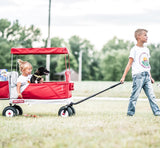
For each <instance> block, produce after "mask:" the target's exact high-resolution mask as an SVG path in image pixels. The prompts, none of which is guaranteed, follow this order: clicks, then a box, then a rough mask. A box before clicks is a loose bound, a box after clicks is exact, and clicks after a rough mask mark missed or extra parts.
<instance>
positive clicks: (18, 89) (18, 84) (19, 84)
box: [17, 82, 22, 98]
mask: <svg viewBox="0 0 160 148" xmlns="http://www.w3.org/2000/svg"><path fill="white" fill-rule="evenodd" d="M20 88H21V83H20V82H18V83H17V93H18V98H22V94H21V92H20Z"/></svg>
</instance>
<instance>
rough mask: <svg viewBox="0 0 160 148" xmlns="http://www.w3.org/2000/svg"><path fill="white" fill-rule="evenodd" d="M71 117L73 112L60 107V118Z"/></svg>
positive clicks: (68, 108) (67, 108)
mask: <svg viewBox="0 0 160 148" xmlns="http://www.w3.org/2000/svg"><path fill="white" fill-rule="evenodd" d="M72 115H73V112H72V109H71V108H70V107H66V106H62V107H61V108H60V109H59V111H58V116H61V117H69V116H72Z"/></svg>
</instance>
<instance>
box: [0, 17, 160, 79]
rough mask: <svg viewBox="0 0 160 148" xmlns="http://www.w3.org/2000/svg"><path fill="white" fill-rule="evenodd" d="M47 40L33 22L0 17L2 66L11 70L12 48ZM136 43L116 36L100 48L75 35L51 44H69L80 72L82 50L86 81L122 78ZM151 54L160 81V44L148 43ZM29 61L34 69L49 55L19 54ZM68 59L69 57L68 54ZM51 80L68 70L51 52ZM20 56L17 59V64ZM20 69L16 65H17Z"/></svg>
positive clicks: (72, 64)
mask: <svg viewBox="0 0 160 148" xmlns="http://www.w3.org/2000/svg"><path fill="white" fill-rule="evenodd" d="M40 41H43V43H44V46H43V47H46V46H47V40H46V39H43V40H41V32H40V29H39V28H37V27H35V26H34V25H31V26H29V27H26V26H22V25H20V24H19V21H18V20H16V21H14V22H13V23H11V22H10V21H9V20H7V19H0V59H1V61H0V65H1V67H0V68H6V69H10V59H11V57H10V49H11V48H12V47H22V48H32V47H33V44H34V43H36V42H37V43H38V42H40ZM133 45H134V43H133V42H130V41H124V40H122V39H118V38H117V37H113V39H111V40H109V41H108V42H107V43H106V44H105V45H104V46H103V48H102V50H101V51H96V50H95V49H94V45H92V44H91V43H90V41H88V40H87V39H82V38H80V37H79V36H76V35H74V36H72V37H71V38H70V39H69V40H68V42H66V41H64V39H63V38H59V37H54V38H51V47H67V48H68V49H69V52H70V68H72V69H74V70H75V71H77V72H78V66H79V53H80V52H81V51H82V80H104V81H106V80H107V81H119V80H120V78H121V76H122V74H123V72H124V69H125V67H126V65H127V63H128V56H129V52H130V49H131V48H132V47H133ZM148 48H149V49H150V53H151V59H150V65H151V67H152V69H151V73H152V76H153V78H154V79H155V80H160V66H159V65H160V60H159V59H160V44H158V45H155V44H150V45H148ZM18 58H20V59H22V60H26V61H29V62H30V63H31V64H32V66H33V72H34V71H35V70H36V69H37V68H38V67H40V66H45V65H46V56H44V55H28V56H23V55H21V56H17V59H18ZM67 58H68V57H67ZM50 59H51V60H50V69H51V74H50V79H51V80H52V79H53V78H54V73H57V72H61V71H63V70H65V68H66V67H65V56H64V55H59V56H58V55H51V58H50ZM15 63H16V58H15V59H14V65H16V64H15ZM14 68H16V66H15V67H14ZM130 80H131V71H130V72H129V73H128V74H127V76H126V81H130Z"/></svg>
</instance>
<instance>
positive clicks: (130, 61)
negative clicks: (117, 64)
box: [120, 58, 133, 83]
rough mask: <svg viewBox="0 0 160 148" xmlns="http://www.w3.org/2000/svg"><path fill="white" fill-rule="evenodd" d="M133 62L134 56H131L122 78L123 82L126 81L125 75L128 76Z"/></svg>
mask: <svg viewBox="0 0 160 148" xmlns="http://www.w3.org/2000/svg"><path fill="white" fill-rule="evenodd" d="M132 63H133V58H129V61H128V64H127V66H126V68H125V70H124V73H123V76H122V78H121V80H120V82H121V83H124V80H125V77H126V75H127V73H128V71H129V70H130V68H131V66H132Z"/></svg>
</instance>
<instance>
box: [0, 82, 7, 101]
mask: <svg viewBox="0 0 160 148" xmlns="http://www.w3.org/2000/svg"><path fill="white" fill-rule="evenodd" d="M0 99H9V84H8V81H0Z"/></svg>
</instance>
